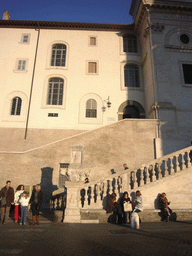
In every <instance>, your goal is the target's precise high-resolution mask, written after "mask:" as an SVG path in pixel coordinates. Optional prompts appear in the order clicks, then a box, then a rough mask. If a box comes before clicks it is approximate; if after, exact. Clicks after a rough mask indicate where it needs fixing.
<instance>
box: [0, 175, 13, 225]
mask: <svg viewBox="0 0 192 256" xmlns="http://www.w3.org/2000/svg"><path fill="white" fill-rule="evenodd" d="M0 199H1V222H2V224H6V223H7V222H6V220H7V218H8V217H9V211H10V207H11V205H12V204H14V190H13V188H12V187H11V181H10V180H8V181H7V182H6V186H5V187H3V188H2V189H1V191H0ZM5 199H6V200H5ZM2 204H3V205H2Z"/></svg>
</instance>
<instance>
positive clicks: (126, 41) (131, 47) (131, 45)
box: [123, 34, 138, 53]
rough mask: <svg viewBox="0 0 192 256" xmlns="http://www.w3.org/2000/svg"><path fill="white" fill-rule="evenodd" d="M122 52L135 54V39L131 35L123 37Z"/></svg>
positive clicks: (136, 50)
mask: <svg viewBox="0 0 192 256" xmlns="http://www.w3.org/2000/svg"><path fill="white" fill-rule="evenodd" d="M123 51H124V52H130V53H131V52H134V53H137V52H138V49H137V37H136V36H135V35H133V34H125V35H124V36H123Z"/></svg>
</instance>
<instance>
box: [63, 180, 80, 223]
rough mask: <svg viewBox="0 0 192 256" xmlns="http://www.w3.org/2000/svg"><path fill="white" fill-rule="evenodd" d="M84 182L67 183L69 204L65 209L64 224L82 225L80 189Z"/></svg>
mask: <svg viewBox="0 0 192 256" xmlns="http://www.w3.org/2000/svg"><path fill="white" fill-rule="evenodd" d="M83 184H84V182H72V181H66V182H65V187H66V188H67V203H66V209H65V215H64V219H63V222H64V223H80V221H81V216H80V189H81V188H82V187H83Z"/></svg>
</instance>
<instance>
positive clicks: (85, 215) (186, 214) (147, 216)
mask: <svg viewBox="0 0 192 256" xmlns="http://www.w3.org/2000/svg"><path fill="white" fill-rule="evenodd" d="M111 215H112V213H106V211H105V210H81V221H86V220H98V222H99V223H107V222H108V219H109V217H110V216H111ZM139 216H140V218H141V221H142V222H158V221H160V220H161V216H160V210H154V209H151V210H144V211H143V212H140V213H139ZM171 219H172V220H174V219H176V221H189V220H192V210H181V209H179V210H175V209H174V210H173V213H172V216H171Z"/></svg>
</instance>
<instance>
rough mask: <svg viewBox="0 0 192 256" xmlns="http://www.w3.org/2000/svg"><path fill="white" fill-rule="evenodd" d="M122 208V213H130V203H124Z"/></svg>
mask: <svg viewBox="0 0 192 256" xmlns="http://www.w3.org/2000/svg"><path fill="white" fill-rule="evenodd" d="M123 206H124V212H131V211H132V205H131V203H127V202H125V203H124V205H123Z"/></svg>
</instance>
